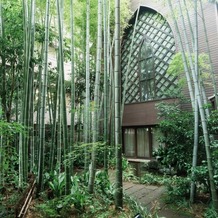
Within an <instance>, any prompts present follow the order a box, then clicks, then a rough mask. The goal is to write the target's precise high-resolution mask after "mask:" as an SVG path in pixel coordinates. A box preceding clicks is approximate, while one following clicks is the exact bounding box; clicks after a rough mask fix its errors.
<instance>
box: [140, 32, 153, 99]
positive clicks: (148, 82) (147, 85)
mask: <svg viewBox="0 0 218 218" xmlns="http://www.w3.org/2000/svg"><path fill="white" fill-rule="evenodd" d="M143 47H144V48H145V57H142V50H143V49H142V48H143ZM148 47H149V48H150V54H148V55H146V52H147V51H148ZM150 60H151V66H149V68H150V67H151V73H150V75H148V70H147V69H148V61H150ZM143 62H144V65H145V66H146V67H147V69H146V68H145V74H144V76H143V73H142V63H143ZM138 69H139V72H138V74H139V84H140V100H141V102H143V101H147V100H153V99H155V96H156V90H155V89H156V88H155V87H156V84H155V66H154V52H153V48H152V46H151V42H150V41H149V40H148V39H147V37H146V36H145V35H144V37H143V38H142V40H141V42H140V44H139V54H138ZM143 87H144V91H143ZM149 89H150V91H149ZM144 93H145V94H144ZM143 94H144V95H143Z"/></svg>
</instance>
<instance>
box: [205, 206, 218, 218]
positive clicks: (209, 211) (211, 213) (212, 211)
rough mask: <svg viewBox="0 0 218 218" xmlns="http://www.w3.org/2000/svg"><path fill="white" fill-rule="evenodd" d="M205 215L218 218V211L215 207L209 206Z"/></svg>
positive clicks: (209, 217) (208, 217)
mask: <svg viewBox="0 0 218 218" xmlns="http://www.w3.org/2000/svg"><path fill="white" fill-rule="evenodd" d="M204 217H206V218H217V217H218V213H217V212H216V211H215V209H214V208H213V207H209V208H207V209H206V211H205V213H204Z"/></svg>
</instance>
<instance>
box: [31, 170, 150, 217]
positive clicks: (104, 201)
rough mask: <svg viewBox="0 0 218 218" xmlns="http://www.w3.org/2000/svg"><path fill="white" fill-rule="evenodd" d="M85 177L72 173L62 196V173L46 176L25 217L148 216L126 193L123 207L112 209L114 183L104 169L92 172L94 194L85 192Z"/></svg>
mask: <svg viewBox="0 0 218 218" xmlns="http://www.w3.org/2000/svg"><path fill="white" fill-rule="evenodd" d="M87 178H88V175H87V174H80V175H75V176H73V177H72V178H71V180H72V181H71V192H70V194H69V195H63V193H62V190H64V189H63V184H65V183H64V174H63V175H62V174H59V175H57V174H56V173H55V174H54V177H52V178H50V179H49V182H48V184H49V188H48V189H47V190H46V191H44V192H42V193H41V194H40V197H39V198H37V199H35V200H34V201H33V202H32V205H31V207H30V209H29V211H28V216H27V218H34V217H35V218H50V217H54V218H58V217H62V218H64V217H68V218H74V217H75V218H76V217H80V218H95V217H96V218H110V217H111V218H112V217H113V218H114V217H119V218H124V217H125V218H132V217H135V215H136V214H137V213H140V214H141V215H142V217H152V215H150V214H149V213H148V212H147V210H146V208H143V207H141V206H140V205H138V204H137V202H136V201H134V200H133V199H131V198H129V197H126V196H125V197H124V207H123V209H122V210H116V209H115V206H114V193H115V186H114V184H113V183H111V182H110V181H109V178H108V175H107V174H106V173H105V172H103V171H98V172H97V173H96V179H95V193H94V194H89V193H88V191H87V186H88V183H87V182H88V180H87Z"/></svg>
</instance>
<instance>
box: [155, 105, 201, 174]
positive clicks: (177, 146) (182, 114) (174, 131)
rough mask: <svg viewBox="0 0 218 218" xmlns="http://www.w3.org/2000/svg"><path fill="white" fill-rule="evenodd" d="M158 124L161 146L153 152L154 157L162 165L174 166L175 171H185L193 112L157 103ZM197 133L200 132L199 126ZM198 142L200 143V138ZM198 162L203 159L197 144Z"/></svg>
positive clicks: (192, 142)
mask: <svg viewBox="0 0 218 218" xmlns="http://www.w3.org/2000/svg"><path fill="white" fill-rule="evenodd" d="M158 109H159V111H160V114H159V115H160V117H161V118H164V119H163V120H162V121H161V122H160V124H159V130H160V132H161V133H162V135H161V136H160V138H159V142H160V144H161V146H160V147H159V148H158V149H157V150H156V151H155V152H154V155H155V156H156V158H157V159H158V160H159V161H160V162H161V164H162V165H163V166H164V167H167V168H172V167H173V168H174V170H175V171H176V172H177V173H179V174H180V173H185V174H186V172H187V170H188V169H189V167H190V165H191V161H192V153H193V151H192V149H193V144H194V128H193V127H194V117H193V113H191V112H186V111H182V110H181V109H179V107H178V106H177V105H171V104H159V105H158ZM199 133H200V134H199V135H202V134H201V131H200V128H199ZM199 143H200V144H201V143H202V138H200V141H199ZM199 147H200V149H199V162H200V163H201V161H202V160H203V159H204V150H203V146H199Z"/></svg>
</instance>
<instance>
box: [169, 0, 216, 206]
mask: <svg viewBox="0 0 218 218" xmlns="http://www.w3.org/2000/svg"><path fill="white" fill-rule="evenodd" d="M168 4H169V7H170V10H171V12H172V15H173V19H174V24H175V28H176V32H177V34H178V38H179V44H180V48H182V45H181V42H182V40H181V34H180V31H179V28H178V24H177V21H176V19H175V14H174V12H173V7H172V3H171V0H168ZM182 26H183V30H182V31H183V34H184V39H185V44H186V49H187V53H188V56H189V63H190V65H191V72H192V79H193V82H194V89H195V92H196V96H197V101H198V107H199V112H200V117H201V124H202V129H203V135H204V142H205V150H206V156H207V167H208V172H209V181H210V190H211V195H212V201H213V206H214V208H215V209H216V210H218V198H217V193H216V188H215V183H214V176H213V166H212V157H211V151H210V141H209V135H208V130H207V123H206V116H205V111H204V107H203V103H202V97H201V95H200V88H199V81H198V78H197V75H196V72H195V69H194V68H193V66H194V65H193V62H192V56H191V52H190V48H189V44H188V38H187V32H186V31H184V27H185V24H184V20H183V19H182ZM182 53H184V50H182Z"/></svg>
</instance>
